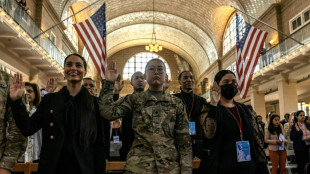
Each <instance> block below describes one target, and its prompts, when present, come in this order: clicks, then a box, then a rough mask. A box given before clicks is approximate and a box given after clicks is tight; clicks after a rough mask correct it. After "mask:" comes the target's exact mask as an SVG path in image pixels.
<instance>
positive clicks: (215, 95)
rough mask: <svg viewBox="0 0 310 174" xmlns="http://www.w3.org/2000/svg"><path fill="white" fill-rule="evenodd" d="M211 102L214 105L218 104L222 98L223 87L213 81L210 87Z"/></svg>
mask: <svg viewBox="0 0 310 174" xmlns="http://www.w3.org/2000/svg"><path fill="white" fill-rule="evenodd" d="M210 98H211V102H210V104H211V105H213V106H217V104H218V103H219V101H220V98H221V87H219V86H218V84H217V83H216V82H213V85H211V87H210Z"/></svg>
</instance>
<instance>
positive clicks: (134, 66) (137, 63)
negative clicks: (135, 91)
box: [123, 52, 171, 79]
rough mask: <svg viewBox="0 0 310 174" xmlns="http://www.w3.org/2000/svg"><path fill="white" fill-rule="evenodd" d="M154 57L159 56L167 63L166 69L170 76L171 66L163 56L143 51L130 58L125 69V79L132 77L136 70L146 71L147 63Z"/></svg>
mask: <svg viewBox="0 0 310 174" xmlns="http://www.w3.org/2000/svg"><path fill="white" fill-rule="evenodd" d="M153 58H159V59H161V60H162V61H163V62H164V63H165V66H166V68H167V70H166V71H167V74H168V76H169V77H170V76H171V73H170V69H169V66H168V64H167V63H166V61H165V60H164V59H163V58H161V57H159V56H158V55H157V54H153V53H149V52H143V53H139V54H137V55H135V56H133V57H131V58H130V59H129V60H128V62H127V63H126V65H125V67H124V70H123V78H124V79H128V78H130V77H131V75H132V74H133V73H135V72H136V71H141V72H142V73H144V71H145V65H146V63H147V62H148V61H149V60H151V59H153Z"/></svg>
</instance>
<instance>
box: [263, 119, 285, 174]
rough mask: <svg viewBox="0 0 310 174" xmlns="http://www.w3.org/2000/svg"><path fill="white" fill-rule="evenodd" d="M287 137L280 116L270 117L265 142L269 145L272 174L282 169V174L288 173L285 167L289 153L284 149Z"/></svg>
mask: <svg viewBox="0 0 310 174" xmlns="http://www.w3.org/2000/svg"><path fill="white" fill-rule="evenodd" d="M285 136H286V133H285V131H284V129H283V127H282V124H280V116H279V115H272V116H271V117H270V122H269V125H268V129H267V131H266V132H265V142H266V143H267V144H268V150H269V158H270V161H271V165H272V169H271V172H272V174H277V173H278V169H280V174H285V173H286V171H285V165H286V157H287V153H286V150H285V148H284V147H285V144H286V143H287V140H285ZM278 166H279V167H278Z"/></svg>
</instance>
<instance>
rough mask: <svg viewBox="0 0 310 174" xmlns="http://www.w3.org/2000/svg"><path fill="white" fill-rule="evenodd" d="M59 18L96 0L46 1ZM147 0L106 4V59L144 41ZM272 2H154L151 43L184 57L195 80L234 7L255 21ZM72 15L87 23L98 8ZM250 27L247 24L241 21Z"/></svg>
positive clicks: (216, 49)
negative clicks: (156, 42)
mask: <svg viewBox="0 0 310 174" xmlns="http://www.w3.org/2000/svg"><path fill="white" fill-rule="evenodd" d="M50 2H51V4H52V5H53V6H54V8H55V9H56V11H57V13H58V14H59V16H60V17H62V14H63V13H64V11H66V10H67V9H68V8H70V7H71V8H72V9H73V11H74V12H75V13H76V12H78V11H79V10H81V9H83V8H85V7H87V6H88V5H90V4H92V3H94V2H96V0H83V1H82V0H71V1H68V0H50ZM152 2H153V1H152V0H106V17H107V50H108V56H111V55H112V54H114V53H116V52H118V51H120V50H122V49H124V48H128V47H132V46H137V45H145V44H148V43H149V42H150V38H151V33H152V26H153V25H152V23H153V20H152V19H153V18H152V17H153V12H152V10H153V6H152ZM274 2H275V0H155V2H154V4H155V5H154V11H155V15H154V17H155V20H154V23H155V29H156V35H157V39H158V41H159V43H160V44H162V45H163V46H164V48H166V49H170V50H172V51H174V52H176V53H177V54H179V55H181V56H182V57H184V58H185V59H186V60H187V61H188V62H189V63H190V65H191V66H192V68H193V69H194V71H195V72H194V73H195V76H196V77H198V76H199V75H200V74H201V73H202V72H203V71H204V70H206V69H207V68H208V67H209V66H210V64H211V63H213V62H214V61H216V60H217V59H218V57H219V55H220V52H221V40H222V39H221V38H222V37H223V32H224V28H225V25H226V23H227V21H228V19H229V17H230V16H231V14H232V13H233V12H234V9H233V8H232V7H231V6H233V7H237V8H239V9H240V10H243V11H246V12H247V13H249V14H251V15H253V16H254V17H259V16H260V15H261V14H262V13H263V12H264V11H265V10H266V9H267V8H268V7H269V6H270V5H271V4H272V3H274ZM103 3H104V0H100V1H99V2H97V3H96V4H95V5H93V6H91V7H90V8H87V9H86V10H84V11H83V12H81V13H80V14H78V15H76V20H77V22H81V21H83V20H85V19H87V18H88V17H89V16H91V14H93V13H94V12H95V11H96V10H97V9H98V8H99V7H100V6H101V5H102V4H103ZM247 20H248V21H250V22H252V21H251V19H247Z"/></svg>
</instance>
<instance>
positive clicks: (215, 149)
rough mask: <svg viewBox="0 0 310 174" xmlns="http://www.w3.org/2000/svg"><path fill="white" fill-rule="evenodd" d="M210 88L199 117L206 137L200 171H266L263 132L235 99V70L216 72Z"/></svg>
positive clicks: (212, 173)
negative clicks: (207, 98) (208, 100)
mask: <svg viewBox="0 0 310 174" xmlns="http://www.w3.org/2000/svg"><path fill="white" fill-rule="evenodd" d="M210 90H211V91H210V98H211V102H210V103H209V104H206V105H205V106H204V107H203V109H202V114H201V116H200V123H201V125H202V128H203V131H204V136H205V139H204V149H203V151H204V154H203V156H204V158H203V159H202V161H201V163H200V171H201V173H208V174H226V173H230V174H254V173H257V174H264V173H268V169H267V164H266V156H265V153H264V150H263V143H262V142H261V139H260V138H259V137H260V135H261V134H262V132H261V131H260V130H259V128H258V125H257V122H256V120H255V119H254V116H253V115H252V113H251V112H250V111H249V110H248V109H247V108H246V106H245V105H243V104H241V103H237V102H235V101H234V97H235V95H236V94H237V92H238V88H237V84H236V77H235V75H234V73H233V72H231V71H229V70H222V71H219V72H218V73H217V74H216V76H215V78H214V83H213V86H211V88H210ZM237 147H238V148H237Z"/></svg>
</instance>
